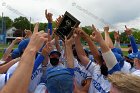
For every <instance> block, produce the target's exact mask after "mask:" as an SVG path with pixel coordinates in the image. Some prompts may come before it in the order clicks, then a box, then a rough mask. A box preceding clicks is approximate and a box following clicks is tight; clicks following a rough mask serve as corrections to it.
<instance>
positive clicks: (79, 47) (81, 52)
mask: <svg viewBox="0 0 140 93" xmlns="http://www.w3.org/2000/svg"><path fill="white" fill-rule="evenodd" d="M75 48H76V52H77V56H78V58H79V59H80V61H81V64H82V65H84V66H87V64H88V62H89V59H88V57H87V56H86V54H85V51H84V50H83V46H82V44H81V41H80V38H77V39H76V40H75Z"/></svg>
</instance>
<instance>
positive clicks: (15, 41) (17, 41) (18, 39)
mask: <svg viewBox="0 0 140 93" xmlns="http://www.w3.org/2000/svg"><path fill="white" fill-rule="evenodd" d="M22 39H23V38H22V37H17V38H16V39H15V40H14V41H13V43H14V44H17V43H19V42H20V41H21V40H22Z"/></svg>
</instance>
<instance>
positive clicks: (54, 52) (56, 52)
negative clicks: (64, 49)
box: [49, 51, 61, 57]
mask: <svg viewBox="0 0 140 93" xmlns="http://www.w3.org/2000/svg"><path fill="white" fill-rule="evenodd" d="M52 54H57V55H58V56H59V57H60V56H61V53H60V52H59V51H51V53H50V54H49V56H50V55H52Z"/></svg>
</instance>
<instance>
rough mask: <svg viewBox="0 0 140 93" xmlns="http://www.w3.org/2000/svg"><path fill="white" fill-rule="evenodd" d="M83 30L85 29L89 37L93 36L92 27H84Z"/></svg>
mask: <svg viewBox="0 0 140 93" xmlns="http://www.w3.org/2000/svg"><path fill="white" fill-rule="evenodd" d="M82 29H83V30H84V31H85V32H86V33H87V34H88V35H91V34H92V28H91V26H85V27H82Z"/></svg>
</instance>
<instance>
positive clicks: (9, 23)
mask: <svg viewBox="0 0 140 93" xmlns="http://www.w3.org/2000/svg"><path fill="white" fill-rule="evenodd" d="M4 21H5V23H6V29H9V28H11V27H12V24H13V20H12V19H10V18H9V17H4Z"/></svg>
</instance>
